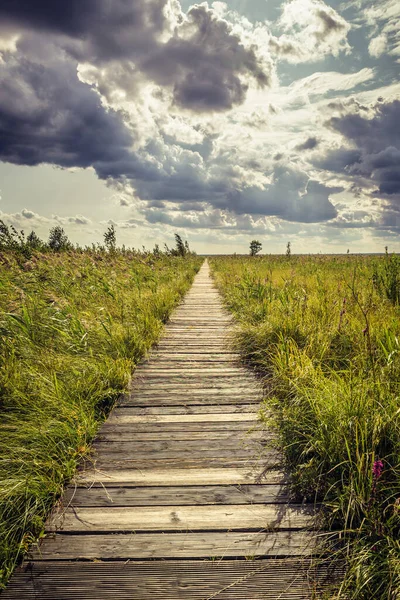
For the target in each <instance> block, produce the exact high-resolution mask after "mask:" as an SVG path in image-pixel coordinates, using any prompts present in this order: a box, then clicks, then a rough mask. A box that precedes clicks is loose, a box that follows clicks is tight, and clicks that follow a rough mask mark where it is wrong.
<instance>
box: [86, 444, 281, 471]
mask: <svg viewBox="0 0 400 600" xmlns="http://www.w3.org/2000/svg"><path fill="white" fill-rule="evenodd" d="M161 443H162V442H161ZM140 445H141V444H140V443H139V444H137V443H135V442H98V443H97V444H96V446H95V447H94V453H93V458H94V460H95V461H96V465H100V464H104V463H110V462H118V463H119V464H120V465H126V464H127V463H130V464H134V465H135V466H138V467H140V465H142V466H144V465H145V464H148V463H149V462H151V463H155V461H158V462H159V461H161V460H162V461H164V464H169V463H171V462H173V463H179V464H182V465H183V464H187V463H195V464H198V463H205V464H207V461H206V460H205V459H210V461H208V462H209V464H210V465H211V464H213V463H217V464H219V462H221V463H226V462H228V463H229V464H232V463H236V462H238V461H252V460H255V459H256V458H257V459H261V458H262V459H264V460H265V462H266V463H267V464H277V463H278V462H279V460H282V455H281V454H279V453H278V452H276V451H273V450H268V449H265V448H263V447H262V446H260V447H259V448H255V447H254V448H249V447H244V446H243V447H240V446H239V448H237V447H235V446H232V447H230V448H229V447H227V448H224V447H222V448H221V445H220V444H216V445H214V446H211V445H210V446H209V447H208V448H199V449H197V450H196V449H194V448H185V446H184V445H182V446H181V447H178V448H176V449H175V448H173V447H171V448H169V449H167V450H141V449H140Z"/></svg>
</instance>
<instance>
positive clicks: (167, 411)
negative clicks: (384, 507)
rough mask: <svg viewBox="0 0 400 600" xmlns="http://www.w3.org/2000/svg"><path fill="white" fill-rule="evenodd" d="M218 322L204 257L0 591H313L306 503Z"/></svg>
mask: <svg viewBox="0 0 400 600" xmlns="http://www.w3.org/2000/svg"><path fill="white" fill-rule="evenodd" d="M230 325H231V319H230V317H229V315H228V314H227V313H226V312H225V311H224V310H223V308H222V305H221V300H220V297H219V294H218V292H217V291H216V289H215V288H214V286H213V284H212V281H211V279H210V277H209V267H208V264H207V262H206V263H205V264H204V265H203V267H202V268H201V270H200V272H199V274H198V275H197V277H196V279H195V282H194V285H193V287H192V289H191V290H190V292H189V293H188V294H187V296H186V298H185V301H184V303H183V304H182V305H181V306H180V307H179V308H178V309H177V310H176V312H175V313H174V315H173V318H172V319H171V321H170V322H169V324H168V326H167V328H166V332H165V335H164V337H163V339H162V340H161V342H160V343H159V345H158V346H157V348H156V349H155V350H154V352H153V353H152V355H151V357H150V359H149V360H148V361H146V362H145V363H143V364H141V365H140V367H139V368H138V369H137V370H136V372H135V377H134V379H133V381H132V386H131V392H130V394H129V395H127V396H126V397H125V398H124V399H123V400H122V401H121V402H120V403H119V406H118V407H117V408H116V409H115V410H114V411H113V412H112V414H111V416H110V418H109V419H108V421H107V422H106V423H105V424H104V425H103V427H102V428H101V431H100V434H99V435H98V437H97V439H96V441H95V451H96V454H95V459H94V463H92V464H90V463H88V464H87V465H86V466H85V468H84V469H83V470H82V471H81V472H80V473H79V475H78V476H77V478H76V480H75V482H73V483H72V484H71V485H70V486H69V488H68V489H67V491H66V494H65V496H64V498H63V501H62V503H60V506H59V507H58V509H57V510H56V511H55V513H54V515H53V516H52V518H51V519H50V520H49V522H48V527H47V534H48V535H47V536H46V538H45V539H44V541H43V542H42V544H41V545H40V548H39V549H37V550H34V551H33V553H32V555H31V557H28V558H27V559H26V561H25V563H24V564H23V565H22V567H20V568H19V569H18V570H17V572H16V574H15V575H14V577H13V579H12V581H11V583H10V585H9V586H8V588H7V590H6V591H5V592H4V594H3V598H4V600H6V599H7V600H8V599H13V600H16V599H18V600H27V599H28V598H29V599H34V598H35V599H39V598H40V599H41V600H42V599H43V600H50V599H51V600H70V599H74V600H79V599H82V600H83V599H85V600H87V599H90V600H106V599H112V600H121V599H124V600H128V599H129V600H147V599H152V600H156V599H160V600H161V599H162V600H171V599H184V600H190V599H192V598H193V599H200V600H211V599H213V598H216V599H218V600H234V599H241V600H259V599H260V600H261V599H263V600H265V599H274V600H289V599H291V600H292V599H297V600H306V599H311V598H314V596H313V595H312V588H313V586H314V585H315V580H314V576H313V573H312V572H311V570H310V560H309V555H310V554H311V552H312V550H313V547H314V543H313V540H314V539H315V535H314V534H313V532H312V531H311V530H312V525H313V514H312V510H311V509H310V507H309V506H302V505H297V504H293V503H290V502H289V501H288V492H287V489H286V486H285V476H284V474H283V473H282V470H281V468H280V456H279V454H278V452H277V451H276V450H274V449H273V445H271V444H269V442H270V441H271V439H272V434H271V433H270V432H268V431H265V430H263V429H262V428H261V426H260V424H259V423H258V421H257V410H258V406H259V401H260V399H261V397H262V392H261V388H260V386H259V385H258V382H257V381H256V379H255V377H254V376H253V374H252V373H251V372H249V371H248V370H246V369H245V368H243V367H242V366H241V365H240V363H239V361H238V356H237V355H235V354H234V353H232V352H231V350H229V345H228V341H227V339H226V336H227V333H228V332H229V329H230ZM256 559H257V560H256Z"/></svg>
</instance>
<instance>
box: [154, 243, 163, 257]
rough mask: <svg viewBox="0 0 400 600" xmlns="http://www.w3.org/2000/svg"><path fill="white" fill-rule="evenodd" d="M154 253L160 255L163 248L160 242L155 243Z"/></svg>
mask: <svg viewBox="0 0 400 600" xmlns="http://www.w3.org/2000/svg"><path fill="white" fill-rule="evenodd" d="M153 254H154V256H160V254H161V250H160V246H159V245H158V244H155V245H154V248H153Z"/></svg>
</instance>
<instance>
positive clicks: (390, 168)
mask: <svg viewBox="0 0 400 600" xmlns="http://www.w3.org/2000/svg"><path fill="white" fill-rule="evenodd" d="M328 125H329V127H331V128H332V129H334V130H335V131H337V132H339V133H341V134H342V135H343V136H344V137H345V138H346V139H347V140H349V141H350V142H351V143H352V144H353V145H355V146H356V148H355V149H353V150H349V149H345V148H342V149H339V150H334V151H330V152H328V154H327V155H326V156H325V157H324V158H323V159H321V160H319V162H318V166H320V167H323V168H325V169H329V170H332V171H336V172H340V171H342V172H343V171H344V172H346V173H347V174H350V175H353V176H355V177H357V176H360V177H363V178H366V179H367V180H370V181H371V182H373V183H375V184H376V185H377V186H378V190H377V191H378V192H379V193H381V194H382V195H384V196H385V195H387V196H392V195H396V194H400V101H398V100H395V101H393V102H389V103H379V104H377V105H376V106H375V108H374V115H373V117H372V118H371V117H370V118H368V117H366V116H363V115H361V114H360V113H358V112H357V113H352V114H347V115H344V116H342V117H334V118H332V119H330V121H329V122H328Z"/></svg>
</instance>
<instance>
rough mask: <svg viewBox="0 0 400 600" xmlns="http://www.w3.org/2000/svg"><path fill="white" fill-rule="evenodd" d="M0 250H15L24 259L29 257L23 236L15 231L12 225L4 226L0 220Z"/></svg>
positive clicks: (29, 250) (22, 233)
mask: <svg viewBox="0 0 400 600" xmlns="http://www.w3.org/2000/svg"><path fill="white" fill-rule="evenodd" d="M0 250H15V251H16V252H18V253H20V254H22V255H23V256H25V257H26V258H29V257H30V255H31V249H30V248H29V246H28V244H27V243H26V240H25V234H24V232H23V231H22V229H21V231H17V229H15V227H14V226H13V225H6V223H4V221H2V220H1V219H0Z"/></svg>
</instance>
